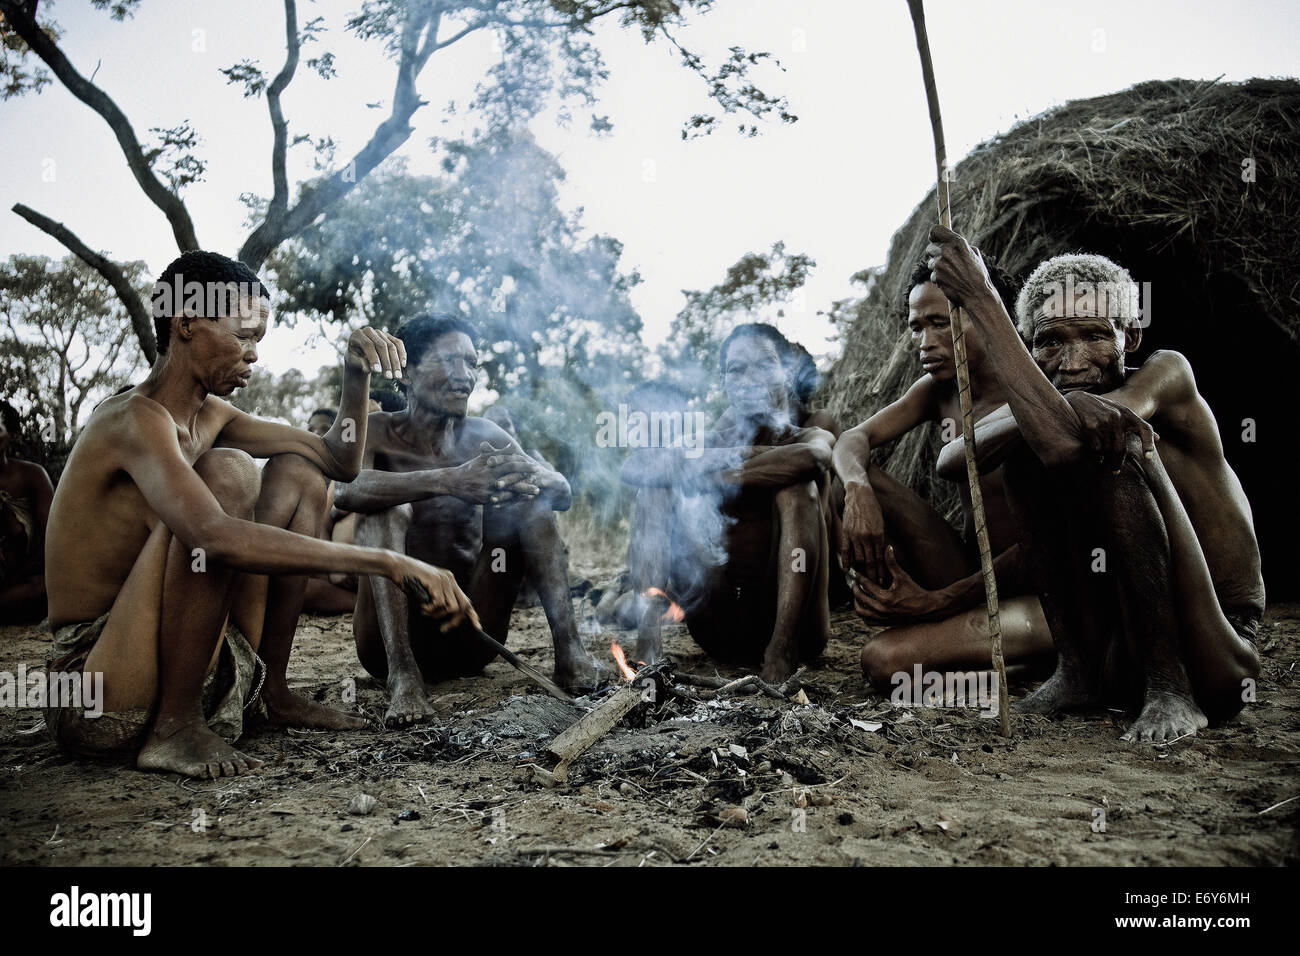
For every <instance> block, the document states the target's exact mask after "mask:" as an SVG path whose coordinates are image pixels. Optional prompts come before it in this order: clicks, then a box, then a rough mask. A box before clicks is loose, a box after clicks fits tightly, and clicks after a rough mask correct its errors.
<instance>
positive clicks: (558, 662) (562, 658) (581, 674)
mask: <svg viewBox="0 0 1300 956" xmlns="http://www.w3.org/2000/svg"><path fill="white" fill-rule="evenodd" d="M552 679H553V680H554V681H555V683H557V684H559V685H560V686H561V687H562V688H564V689H565V690H566V691H568V692H569V693H571V694H585V693H587V692H588V691H591V690H595V689H596V685H597V684H598V683H599V682H600V680H599V674H598V673H597V670H596V662H595V661H593V660H592V659H591V656H590V655H589V654H588V653H587V649H586V648H584V647H581V646H580V647H579V649H577V650H573V651H570V652H569V653H567V654H560V653H559V652H557V653H556V655H555V672H554V673H553V674H552Z"/></svg>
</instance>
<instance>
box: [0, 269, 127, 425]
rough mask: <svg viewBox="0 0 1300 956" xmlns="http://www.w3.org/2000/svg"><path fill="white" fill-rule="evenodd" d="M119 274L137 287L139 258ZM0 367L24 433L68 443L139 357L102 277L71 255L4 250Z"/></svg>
mask: <svg viewBox="0 0 1300 956" xmlns="http://www.w3.org/2000/svg"><path fill="white" fill-rule="evenodd" d="M123 276H124V277H125V279H126V281H127V282H129V283H131V284H132V287H133V288H137V289H139V288H144V287H145V286H146V284H147V280H146V278H145V264H144V263H143V262H130V263H126V264H125V265H124V266H123ZM0 317H2V318H3V322H4V326H3V328H0V368H3V371H4V380H5V381H6V382H9V383H11V384H10V386H9V388H10V389H11V391H10V396H11V397H10V401H11V402H13V404H14V405H15V407H17V408H18V409H19V411H20V412H22V413H24V415H25V418H26V423H25V428H24V431H25V432H26V433H27V435H28V437H29V439H30V438H31V436H32V435H33V434H39V435H40V436H41V444H45V445H50V446H53V447H54V448H55V449H67V448H69V447H70V446H71V444H72V442H73V440H74V439H75V438H76V436H77V434H78V433H79V432H80V430H81V426H82V425H83V424H84V419H85V418H86V417H87V416H88V415H89V414H90V412H91V410H92V407H93V403H95V402H97V401H101V400H103V399H104V398H107V397H108V396H109V395H111V394H112V393H113V392H114V391H116V390H117V389H118V388H120V387H121V386H123V385H126V384H128V383H130V381H131V378H132V376H133V375H134V374H135V373H137V372H138V371H139V370H140V368H141V364H142V361H141V359H142V356H141V355H140V353H139V351H138V350H137V349H136V348H135V345H134V343H133V342H132V341H130V339H131V326H130V324H129V323H128V322H126V321H125V319H126V315H125V309H124V308H123V306H122V303H121V301H120V300H119V299H118V298H117V296H116V295H115V294H114V290H113V289H112V287H111V286H109V284H108V283H107V282H105V281H104V279H103V277H102V276H100V275H99V274H98V273H97V272H95V271H94V270H92V269H91V268H90V267H89V266H88V265H86V264H85V263H84V262H82V261H81V260H80V259H78V258H76V257H75V256H65V257H64V258H63V259H62V260H60V261H55V260H52V259H49V258H48V257H46V256H26V255H16V256H10V257H9V260H8V262H6V263H5V264H4V265H3V266H0Z"/></svg>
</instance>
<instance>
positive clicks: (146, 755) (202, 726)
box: [135, 718, 262, 780]
mask: <svg viewBox="0 0 1300 956" xmlns="http://www.w3.org/2000/svg"><path fill="white" fill-rule="evenodd" d="M135 765H136V766H137V767H138V768H140V769H141V770H164V771H171V772H172V773H180V774H184V775H185V776H187V777H198V778H199V779H202V780H215V779H217V778H218V777H237V776H239V775H240V774H244V773H248V772H249V771H251V770H256V769H257V768H258V767H260V766H262V761H260V760H255V759H254V758H252V757H246V756H244V755H243V754H241V753H240V752H239V751H238V750H236V749H235V748H234V747H232V746H230V744H228V743H226V742H225V741H224V740H222V739H221V738H220V737H218V736H217V735H216V734H214V733H213V732H212V731H211V730H210V729H209V728H208V725H207V724H206V723H205V722H204V721H203V719H202V718H197V719H195V720H194V721H181V720H177V719H174V718H167V719H164V720H159V721H158V722H156V723H155V724H154V726H153V729H152V730H150V731H149V736H148V737H147V738H145V742H144V746H143V747H141V748H140V753H139V755H138V756H137V757H136V758H135Z"/></svg>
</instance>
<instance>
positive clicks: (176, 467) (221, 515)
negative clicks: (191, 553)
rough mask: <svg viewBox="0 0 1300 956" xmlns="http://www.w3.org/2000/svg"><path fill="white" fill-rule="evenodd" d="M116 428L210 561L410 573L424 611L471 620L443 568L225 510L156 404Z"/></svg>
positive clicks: (164, 507)
mask: <svg viewBox="0 0 1300 956" xmlns="http://www.w3.org/2000/svg"><path fill="white" fill-rule="evenodd" d="M114 431H115V433H114V434H112V435H110V436H109V439H108V441H107V442H106V447H107V448H109V449H112V450H113V451H112V453H113V454H115V455H116V456H117V461H118V466H119V467H120V468H121V469H122V470H123V471H125V472H126V473H127V474H128V475H130V476H131V479H132V480H133V481H134V482H135V484H136V487H138V488H139V489H140V492H141V494H142V495H144V499H145V501H146V502H147V503H148V505H149V507H150V508H152V509H153V511H154V513H155V514H157V515H158V517H159V518H161V519H162V521H163V523H164V524H165V525H166V526H167V527H168V528H169V529H170V530H171V532H172V534H174V535H175V536H176V539H177V540H178V541H179V542H180V543H181V544H182V545H183V546H184V547H185V548H186V549H194V548H202V549H203V550H204V552H205V553H206V555H207V557H208V558H210V559H212V560H214V561H219V562H221V563H223V564H225V565H227V566H229V567H231V568H235V569H238V570H240V571H251V572H253V573H255V574H315V573H324V572H346V573H350V574H375V575H381V576H383V577H386V578H389V579H390V580H392V581H394V582H396V583H397V584H399V585H403V586H404V585H406V584H407V583H409V582H408V579H410V580H411V581H415V582H419V584H420V585H422V586H423V587H424V588H425V590H426V591H427V592H428V593H429V595H430V601H429V603H428V604H426V605H424V610H426V611H427V612H428V613H431V614H434V615H435V616H438V617H444V618H449V619H450V620H452V621H455V620H459V619H461V618H468V619H470V620H472V621H474V622H475V623H477V615H475V613H474V609H473V607H472V606H471V605H470V603H469V599H468V598H466V597H465V595H464V594H463V593H462V592H461V590H460V588H459V587H457V585H456V580H455V578H454V577H453V576H452V575H451V573H450V572H449V571H445V570H443V569H441V568H435V567H432V566H431V565H427V564H425V563H423V562H421V561H417V560H415V559H414V558H409V557H407V556H406V555H402V554H396V553H394V552H392V551H385V550H383V549H381V548H362V547H357V546H355V545H349V544H335V543H334V542H332V541H322V540H320V539H319V538H312V537H307V536H306V535H301V534H295V533H294V532H292V531H286V530H284V529H283V528H276V527H272V526H270V525H264V524H259V523H257V522H255V521H244V520H242V519H239V518H235V517H232V516H230V515H228V514H226V512H225V511H224V510H223V509H222V507H221V505H220V503H219V502H218V501H217V499H216V498H215V497H213V495H212V492H211V491H210V490H209V489H208V486H207V485H206V484H205V483H204V482H203V479H201V478H200V477H199V476H198V473H197V472H196V471H195V470H194V468H193V466H191V465H190V463H189V462H188V461H186V460H185V458H184V456H183V455H182V454H181V450H180V445H179V444H178V443H177V441H176V425H175V422H173V421H172V418H171V416H170V415H168V414H167V412H166V411H165V410H164V409H163V408H162V407H161V406H158V405H156V404H154V403H152V402H149V401H148V400H147V399H140V400H137V401H133V402H131V403H130V404H129V405H128V407H126V408H124V409H123V410H122V414H121V416H120V418H119V420H118V422H117V423H116V426H115V430H114Z"/></svg>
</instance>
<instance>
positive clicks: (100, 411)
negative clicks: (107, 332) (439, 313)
mask: <svg viewBox="0 0 1300 956" xmlns="http://www.w3.org/2000/svg"><path fill="white" fill-rule="evenodd" d="M173 284H174V285H175V286H176V287H177V288H178V289H184V290H185V292H184V295H183V296H181V295H178V296H175V297H170V296H168V295H166V293H167V292H168V290H169V289H170V288H171V287H172V286H173ZM191 288H192V289H194V290H195V291H196V294H194V295H191V294H190V290H191ZM155 290H156V295H155V299H154V315H155V320H154V321H155V325H156V327H157V333H158V353H159V357H158V362H157V364H155V365H154V367H153V368H152V369H151V370H150V372H149V376H148V378H146V379H145V380H144V381H143V382H141V383H140V384H139V385H137V386H135V387H134V388H131V389H128V390H126V391H125V392H123V393H121V394H119V395H116V396H114V397H112V398H109V399H107V400H106V401H104V402H103V403H102V404H101V405H100V406H99V407H98V408H97V409H96V410H95V412H94V414H93V415H91V417H90V421H89V422H87V424H86V427H85V430H84V431H83V432H82V434H81V436H80V438H78V439H77V444H76V446H75V447H74V448H73V451H72V456H71V457H70V458H69V459H68V463H67V466H66V467H65V469H64V472H63V477H62V480H61V481H60V482H59V487H58V491H57V492H56V493H55V495H54V502H53V505H52V506H51V508H50V521H49V528H48V532H47V544H46V552H45V554H46V572H45V573H46V582H47V586H48V590H49V607H50V625H51V627H52V628H53V630H54V645H53V649H52V652H51V657H52V659H51V662H50V668H49V670H50V673H51V675H54V674H62V673H84V674H85V675H86V676H87V677H90V675H102V687H103V700H102V702H101V703H102V708H103V713H102V714H100V715H98V716H89V715H87V714H86V713H85V712H83V711H81V710H78V709H76V708H73V707H51V708H49V709H48V710H47V711H46V715H45V721H46V726H47V727H48V728H49V730H50V733H51V734H52V735H53V736H54V738H55V740H56V741H57V742H58V743H59V744H60V745H62V746H64V747H66V748H68V749H70V750H75V751H103V750H115V749H131V750H135V751H138V757H137V760H136V763H137V766H139V767H140V768H141V769H145V770H163V771H170V772H174V773H181V774H185V775H187V776H191V777H221V776H233V775H236V774H240V773H245V772H247V771H248V770H250V769H253V768H255V767H257V766H258V765H259V761H257V760H255V759H253V758H250V757H247V756H245V755H244V754H242V753H240V752H239V751H237V750H235V749H234V748H233V747H232V746H231V745H230V743H228V742H227V741H233V740H234V739H235V738H238V737H239V736H240V734H241V732H242V730H243V714H244V712H245V710H246V709H247V708H249V707H251V706H252V705H253V703H254V702H255V700H256V699H257V697H258V693H259V688H260V695H261V699H262V700H263V701H264V702H265V705H266V710H267V713H268V715H269V716H270V719H271V721H272V722H273V723H277V724H281V725H286V726H292V727H316V728H324V729H333V730H347V729H356V728H358V727H361V726H364V725H365V721H364V720H362V719H361V718H359V717H353V716H349V715H346V714H342V713H339V712H337V711H334V710H331V709H329V708H327V707H324V706H322V705H320V704H316V703H313V702H311V701H308V700H305V699H304V698H302V697H300V696H298V695H296V694H294V693H292V692H291V691H290V690H289V688H288V685H287V683H286V678H285V668H286V666H287V665H288V662H289V651H290V648H291V646H292V644H293V637H294V630H295V628H296V626H297V622H298V616H299V614H300V613H301V611H302V603H303V595H304V592H305V589H306V577H305V575H308V574H313V573H318V572H345V573H353V574H373V575H383V576H385V577H386V578H387V579H389V580H391V581H395V582H408V581H414V582H418V583H419V585H420V586H421V587H422V588H424V590H425V591H426V592H427V593H428V594H429V595H430V599H429V601H428V602H426V604H425V610H426V611H428V612H430V613H433V614H434V615H435V617H436V618H437V619H439V620H440V621H441V623H443V624H444V625H447V626H452V625H455V624H458V623H460V622H461V621H462V620H465V619H469V620H476V618H475V617H474V611H473V608H471V607H470V605H469V601H468V600H467V599H466V598H465V595H464V594H462V593H461V591H460V589H459V588H458V587H457V586H456V582H455V580H454V579H453V578H452V576H451V574H450V573H449V572H447V571H444V570H441V569H439V568H434V567H431V566H429V565H428V564H425V563H423V562H421V561H418V560H416V559H414V558H409V557H407V556H406V555H405V554H400V553H394V552H391V551H381V550H379V549H377V548H361V547H355V546H352V545H344V544H335V543H333V542H330V541H321V540H319V538H317V535H318V534H319V533H320V528H321V522H322V520H323V518H324V516H325V488H326V481H325V479H327V478H331V479H334V480H336V481H348V480H350V479H351V478H353V477H355V476H356V473H357V470H358V469H359V468H360V466H361V451H362V446H363V445H364V443H365V440H366V405H367V402H368V396H369V391H370V375H371V372H375V373H380V372H383V373H385V374H387V375H390V376H393V377H397V376H399V375H400V374H401V368H402V365H403V364H404V361H405V355H404V353H403V350H402V344H401V343H400V342H398V341H397V340H395V339H393V338H392V337H391V336H389V335H387V334H386V333H384V332H380V331H378V330H376V329H369V328H365V329H359V330H357V331H356V332H353V333H352V335H351V337H350V338H349V339H348V344H347V355H346V358H345V359H344V363H343V394H342V402H341V403H340V412H339V417H338V420H337V421H336V422H335V423H334V425H333V426H332V427H331V428H329V429H328V430H327V431H326V432H325V434H323V435H316V434H313V433H312V432H309V431H306V430H305V429H301V428H293V427H290V426H288V425H282V424H279V423H277V422H272V421H264V420H262V419H258V418H253V417H252V416H250V415H246V414H245V413H243V412H241V411H240V410H239V409H237V408H235V407H234V406H233V405H231V404H230V403H229V402H226V401H224V400H223V399H224V397H225V396H227V395H229V394H230V393H231V392H233V391H234V390H235V389H236V388H239V387H242V386H244V385H246V384H248V375H249V372H250V370H251V368H252V366H253V364H254V363H255V362H257V344H258V342H259V341H261V338H262V336H263V335H264V334H265V333H266V326H267V321H268V318H269V303H268V300H267V292H266V289H265V288H264V287H263V286H262V284H261V282H260V281H258V278H257V276H256V275H254V274H253V272H252V271H251V270H250V269H249V268H248V267H247V266H245V265H243V264H242V263H239V262H235V261H233V260H231V259H227V258H226V257H225V256H221V255H217V254H216V253H211V252H198V251H195V252H187V253H185V254H184V255H182V256H181V257H180V258H178V259H176V260H175V261H174V262H173V263H172V264H171V265H169V266H168V267H167V270H166V271H165V272H164V273H163V275H162V277H161V278H160V279H159V281H158V283H157V285H156V286H155ZM159 293H162V295H161V297H160V296H159ZM254 457H258V458H267V459H269V461H268V462H267V464H266V467H265V468H264V469H263V470H261V471H260V472H259V471H258V469H257V467H256V465H255V464H254V462H253V458H254ZM268 576H269V577H268ZM258 655H260V658H261V659H260V660H259V659H258ZM263 662H264V663H263ZM223 737H224V738H225V739H223Z"/></svg>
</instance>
